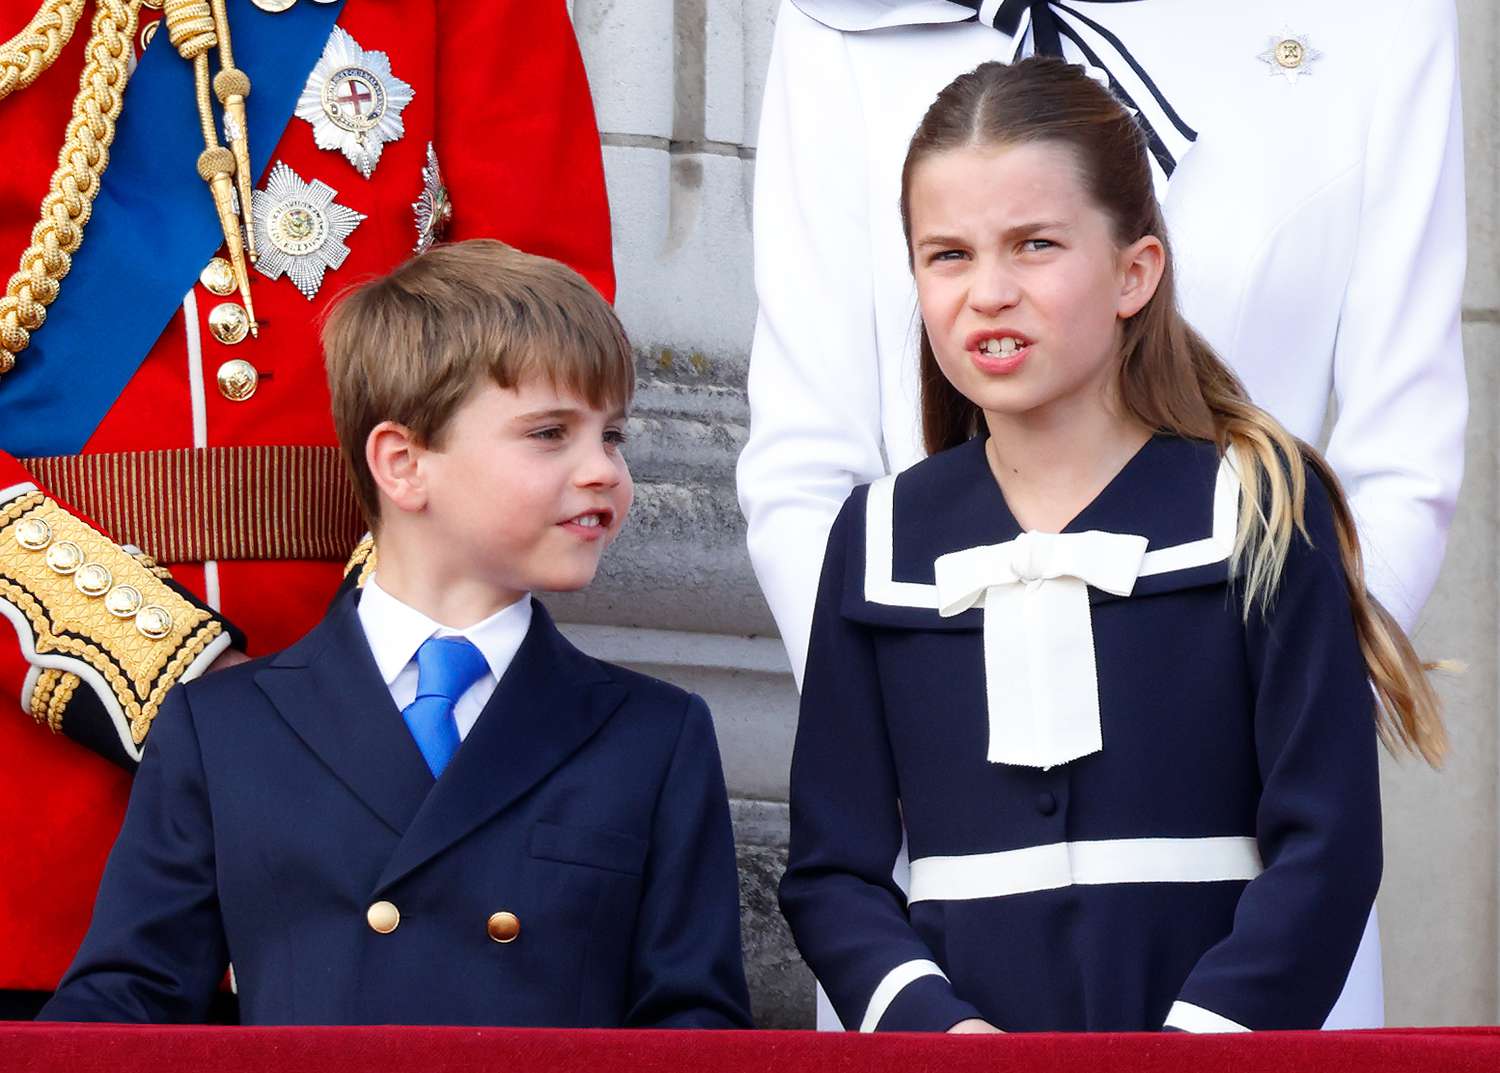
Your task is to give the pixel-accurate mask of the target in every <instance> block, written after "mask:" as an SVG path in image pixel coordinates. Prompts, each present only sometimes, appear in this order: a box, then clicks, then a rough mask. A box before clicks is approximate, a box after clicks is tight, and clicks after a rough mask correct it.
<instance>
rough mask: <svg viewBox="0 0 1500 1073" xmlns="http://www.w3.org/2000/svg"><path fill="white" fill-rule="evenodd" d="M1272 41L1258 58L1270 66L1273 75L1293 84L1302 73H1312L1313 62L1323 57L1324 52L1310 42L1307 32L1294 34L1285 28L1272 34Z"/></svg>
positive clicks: (1270, 72)
mask: <svg viewBox="0 0 1500 1073" xmlns="http://www.w3.org/2000/svg"><path fill="white" fill-rule="evenodd" d="M1270 42H1271V47H1270V48H1268V49H1266V50H1265V51H1264V52H1262V53H1261V54H1260V56H1259V57H1258V58H1259V59H1260V60H1261V61H1262V62H1263V63H1265V64H1266V66H1267V67H1269V68H1270V71H1269V72H1268V73H1269V74H1270V75H1271V77H1273V78H1274V77H1276V76H1277V75H1281V76H1282V77H1283V78H1285V79H1286V80H1287V81H1288V82H1290V83H1292V85H1296V84H1297V79H1298V78H1299V77H1301V76H1302V75H1306V74H1312V65H1313V63H1314V62H1316V61H1317V60H1320V59H1322V58H1323V53H1321V52H1319V51H1318V50H1317V49H1315V48H1313V47H1312V45H1311V44H1310V43H1309V42H1308V40H1307V35H1306V34H1294V33H1292V31H1291V30H1289V29H1285V28H1283V29H1282V31H1281V33H1279V34H1272V35H1271V38H1270Z"/></svg>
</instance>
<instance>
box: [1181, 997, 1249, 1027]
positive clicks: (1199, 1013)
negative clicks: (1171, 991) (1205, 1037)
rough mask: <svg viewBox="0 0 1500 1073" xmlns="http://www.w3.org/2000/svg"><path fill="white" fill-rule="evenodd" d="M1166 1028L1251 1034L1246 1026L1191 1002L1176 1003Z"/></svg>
mask: <svg viewBox="0 0 1500 1073" xmlns="http://www.w3.org/2000/svg"><path fill="white" fill-rule="evenodd" d="M1164 1027H1166V1028H1180V1029H1181V1030H1182V1031H1184V1032H1249V1031H1250V1030H1249V1029H1248V1028H1246V1027H1245V1026H1244V1025H1242V1024H1239V1023H1237V1022H1235V1021H1231V1020H1230V1019H1229V1018H1227V1017H1221V1016H1219V1015H1218V1014H1216V1013H1214V1012H1213V1011H1212V1010H1205V1009H1204V1008H1203V1007H1202V1006H1194V1005H1193V1004H1192V1003H1191V1002H1174V1003H1172V1009H1171V1010H1170V1011H1169V1012H1168V1013H1167V1023H1166V1025H1165V1026H1164Z"/></svg>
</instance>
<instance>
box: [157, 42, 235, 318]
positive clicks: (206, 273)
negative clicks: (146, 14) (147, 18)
mask: <svg viewBox="0 0 1500 1073" xmlns="http://www.w3.org/2000/svg"><path fill="white" fill-rule="evenodd" d="M151 25H153V26H155V25H156V24H155V23H152V24H151ZM198 282H199V283H201V284H203V285H204V286H205V287H207V288H208V289H209V291H211V292H212V293H214V294H217V295H218V296H219V297H220V298H227V297H229V295H231V294H233V293H234V284H235V281H234V269H233V268H232V267H231V266H230V264H229V262H228V261H226V260H224V258H222V257H215V258H214V259H213V260H212V261H210V262H208V264H207V266H205V267H204V269H203V271H202V272H199V273H198Z"/></svg>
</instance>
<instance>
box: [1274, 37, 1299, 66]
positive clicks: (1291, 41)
mask: <svg viewBox="0 0 1500 1073" xmlns="http://www.w3.org/2000/svg"><path fill="white" fill-rule="evenodd" d="M1305 58H1306V51H1305V50H1304V49H1303V47H1302V42H1301V41H1298V40H1297V39H1296V38H1295V37H1286V38H1283V39H1282V40H1280V41H1278V42H1277V43H1276V62H1277V63H1279V64H1280V65H1281V66H1282V67H1286V68H1289V69H1290V68H1294V67H1301V66H1302V61H1303V59H1305Z"/></svg>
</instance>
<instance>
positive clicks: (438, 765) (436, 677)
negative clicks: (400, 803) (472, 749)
mask: <svg viewBox="0 0 1500 1073" xmlns="http://www.w3.org/2000/svg"><path fill="white" fill-rule="evenodd" d="M489 669H490V666H489V664H488V663H486V662H485V659H484V653H482V652H480V651H479V649H477V648H475V647H474V646H473V645H472V644H470V643H469V642H468V641H466V640H464V639H463V638H462V637H429V638H428V639H427V640H426V641H423V642H422V647H421V648H419V649H417V699H416V700H414V701H412V702H411V703H410V704H408V705H407V706H406V707H405V708H404V709H402V711H401V718H403V719H405V720H406V726H407V729H408V730H410V731H411V736H412V737H413V738H415V739H416V742H417V748H418V749H421V750H422V758H423V759H424V760H426V761H427V766H428V768H430V769H431V771H432V777H433V778H434V779H435V778H437V777H438V776H439V775H441V774H442V773H443V768H445V767H447V766H448V761H449V760H452V759H453V754H454V753H456V752H457V751H458V723H456V722H455V721H454V719H453V706H454V704H456V703H457V702H458V698H459V697H461V696H463V695H464V693H465V692H466V691H467V690H468V688H469V687H470V686H471V685H473V684H474V683H475V682H477V681H479V679H480V678H482V677H484V674H485V672H486V671H488V670H489Z"/></svg>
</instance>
